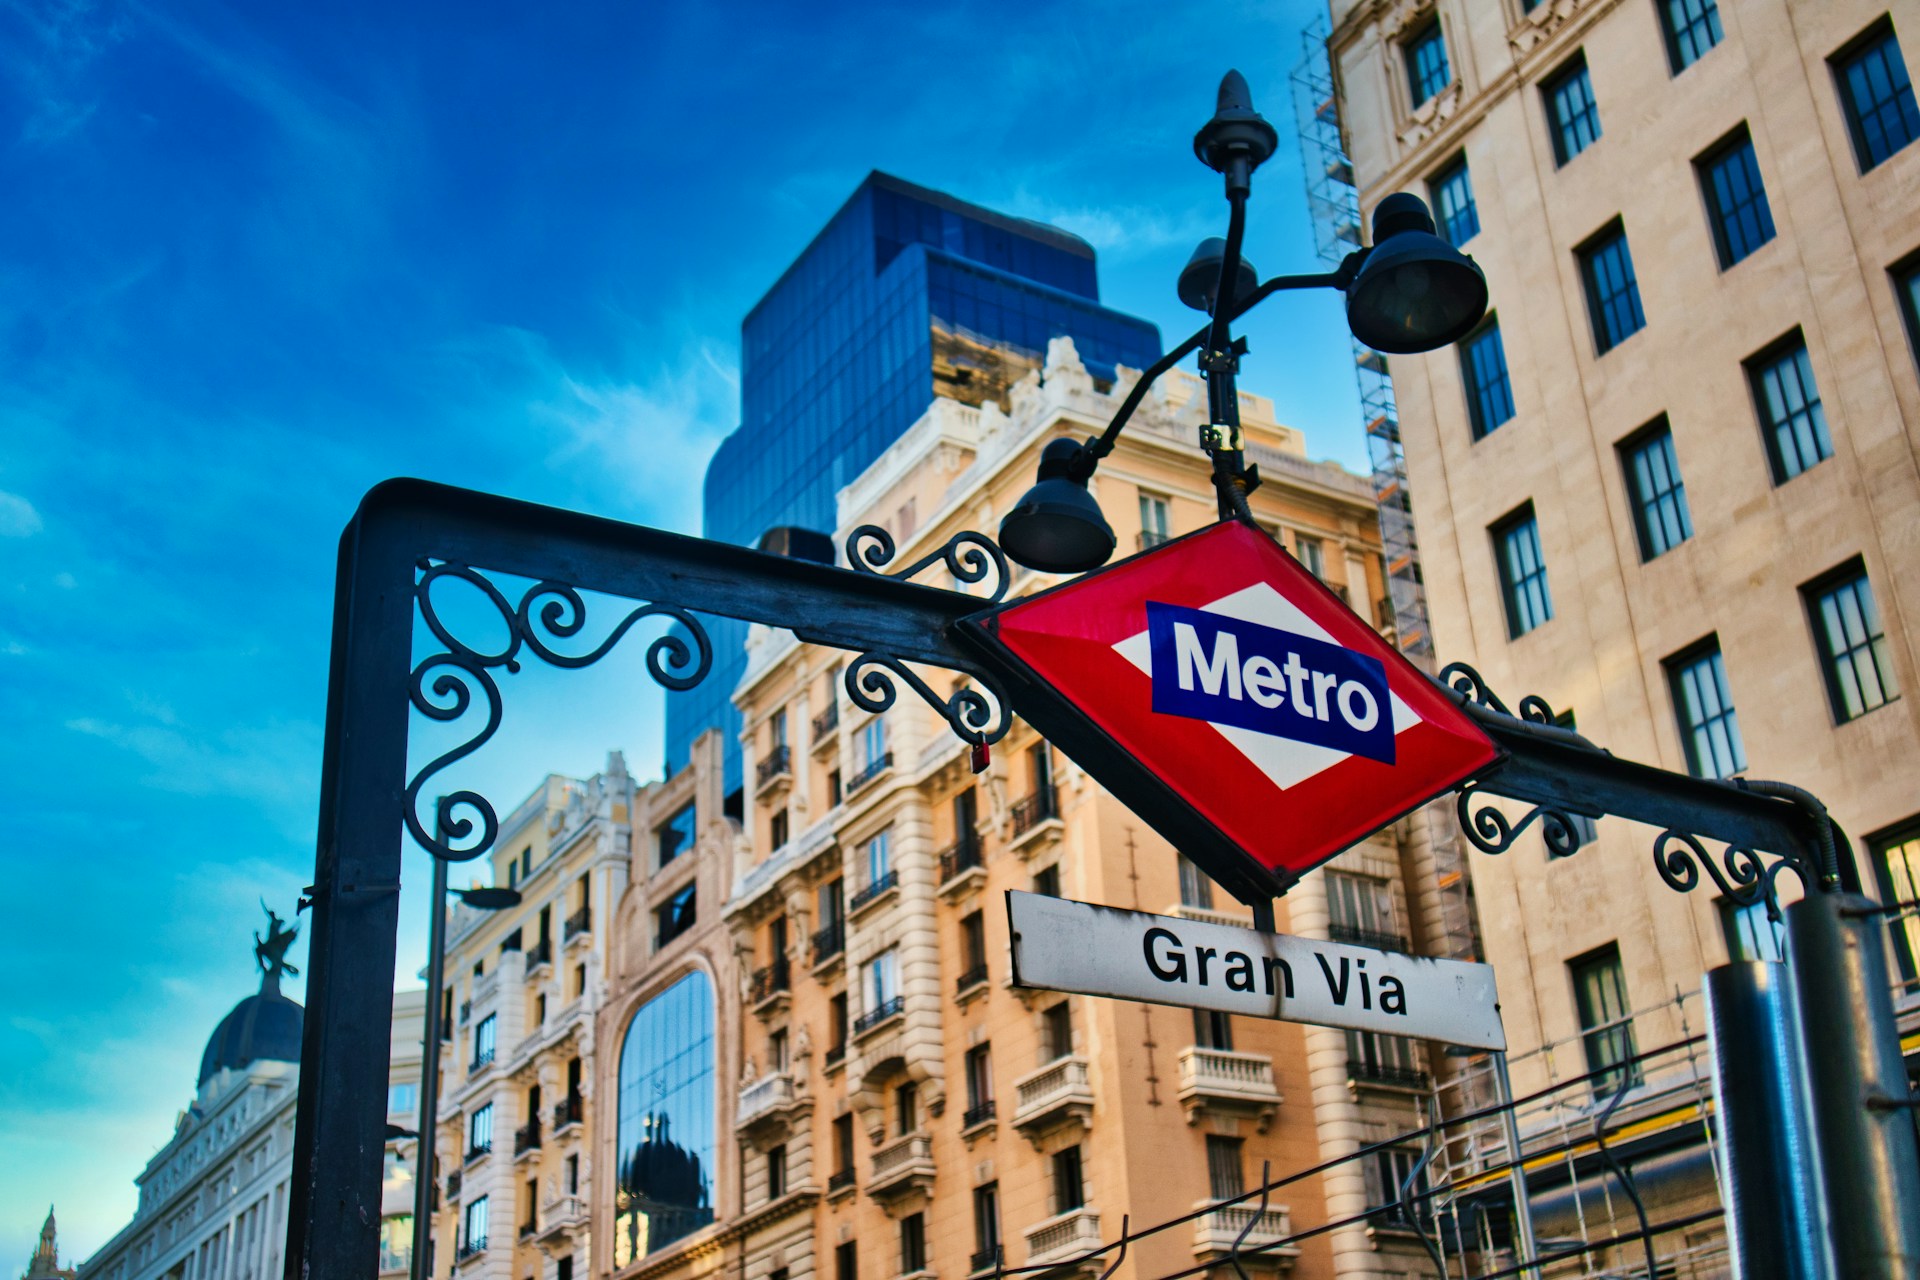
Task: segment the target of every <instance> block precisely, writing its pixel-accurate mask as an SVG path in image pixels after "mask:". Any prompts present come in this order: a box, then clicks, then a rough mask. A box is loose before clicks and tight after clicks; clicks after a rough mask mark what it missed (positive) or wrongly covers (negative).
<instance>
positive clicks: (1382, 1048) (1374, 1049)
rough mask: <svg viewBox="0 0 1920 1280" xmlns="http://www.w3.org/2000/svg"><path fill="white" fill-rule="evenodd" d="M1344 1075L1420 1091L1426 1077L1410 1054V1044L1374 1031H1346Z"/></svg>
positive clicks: (1408, 1041)
mask: <svg viewBox="0 0 1920 1280" xmlns="http://www.w3.org/2000/svg"><path fill="white" fill-rule="evenodd" d="M1347 1075H1348V1077H1349V1078H1350V1079H1353V1080H1364V1081H1368V1082H1370V1083H1374V1084H1397V1085H1403V1086H1406V1087H1409V1088H1415V1089H1417V1088H1422V1087H1424V1086H1425V1085H1426V1082H1427V1081H1426V1076H1425V1074H1424V1073H1422V1072H1421V1070H1420V1065H1419V1062H1418V1061H1417V1060H1416V1059H1415V1057H1414V1053H1413V1041H1411V1040H1409V1039H1407V1038H1406V1037H1405V1036H1394V1035H1386V1034H1384V1033H1382V1032H1378V1031H1349V1032H1347Z"/></svg>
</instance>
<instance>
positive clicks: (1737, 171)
mask: <svg viewBox="0 0 1920 1280" xmlns="http://www.w3.org/2000/svg"><path fill="white" fill-rule="evenodd" d="M1694 167H1695V168H1696V169H1697V170H1698V171H1699V174H1700V186H1701V189H1702V190H1703V191H1704V192H1705V193H1706V197H1707V221H1708V223H1709V224H1710V225H1711V226H1712V227H1713V247H1714V249H1715V250H1716V251H1717V252H1718V253H1719V255H1720V269H1721V270H1722V271H1725V270H1726V269H1727V268H1729V267H1731V266H1733V265H1734V264H1735V263H1737V262H1739V261H1740V260H1741V259H1742V258H1745V257H1746V256H1747V255H1748V254H1750V253H1752V252H1753V251H1754V250H1755V249H1758V248H1759V247H1760V246H1761V245H1763V244H1765V243H1766V242H1767V241H1769V240H1771V239H1773V209H1772V208H1771V207H1770V206H1769V205H1768V204H1767V188H1766V185H1765V184H1764V183H1762V182H1761V181H1760V161H1759V159H1758V158H1757V157H1755V155H1754V154H1753V138H1752V136H1751V135H1749V134H1748V133H1747V130H1746V127H1745V126H1744V125H1743V126H1741V128H1740V131H1739V132H1738V133H1737V134H1736V135H1735V136H1734V137H1733V138H1731V139H1729V140H1728V141H1726V142H1724V143H1722V144H1721V145H1720V146H1719V147H1717V148H1715V149H1714V150H1713V151H1711V152H1709V153H1707V154H1706V155H1705V156H1703V157H1701V158H1700V159H1699V160H1698V161H1696V162H1695V164H1694Z"/></svg>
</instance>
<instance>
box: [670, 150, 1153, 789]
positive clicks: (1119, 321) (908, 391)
mask: <svg viewBox="0 0 1920 1280" xmlns="http://www.w3.org/2000/svg"><path fill="white" fill-rule="evenodd" d="M1062 334H1065V335H1069V336H1071V337H1072V338H1073V341H1074V346H1075V347H1076V349H1077V350H1078V351H1079V353H1080V358H1081V359H1082V360H1083V361H1084V362H1085V363H1086V366H1087V369H1088V371H1089V372H1090V373H1092V375H1093V376H1094V378H1095V379H1097V380H1102V381H1104V380H1110V379H1111V378H1112V377H1113V373H1114V366H1115V365H1117V364H1124V365H1128V366H1130V367H1132V368H1136V369H1139V368H1145V367H1146V366H1147V365H1149V364H1152V363H1153V362H1154V361H1155V360H1157V359H1159V358H1160V332H1159V330H1158V329H1157V328H1155V327H1154V326H1153V325H1151V324H1148V323H1147V322H1146V321H1144V320H1139V319H1136V318H1134V317H1132V316H1128V315H1123V314H1121V313H1120V312H1118V311H1113V310H1110V309H1109V308H1107V307H1103V306H1101V305H1100V290H1099V286H1098V284H1097V283H1096V280H1095V276H1094V254H1093V247H1092V246H1091V245H1089V244H1087V243H1086V241H1084V240H1081V239H1080V238H1079V237H1077V236H1073V235H1069V234H1068V233H1066V232H1064V231H1060V230H1058V229H1056V228H1053V227H1049V226H1045V225H1043V224H1041V223H1037V222H1030V221H1027V220H1025V219H1022V218H1010V217H1007V216H1005V215H1004V214H998V213H994V212H992V211H991V210H987V209H982V208H980V207H979V206H977V205H970V204H966V203H964V202H962V201H959V200H955V199H954V198H953V197H951V196H946V195H942V194H940V193H939V192H936V191H929V190H927V189H926V188H924V187H916V186H914V185H913V184H912V183H908V182H902V181H901V180H900V179H898V178H893V177H889V176H887V175H886V174H883V173H872V174H869V175H868V176H867V179H866V181H865V182H862V183H861V184H860V187H859V189H858V190H856V191H855V192H854V193H853V195H852V197H851V198H850V199H848V201H847V202H846V203H845V204H844V205H842V206H841V207H840V210H839V212H838V213H836V214H834V216H833V218H832V219H831V220H830V221H829V222H828V223H827V225H826V228H825V229H824V230H822V231H821V232H820V234H819V235H817V236H815V237H814V239H813V243H812V244H810V245H808V246H807V248H806V250H805V251H804V252H803V253H801V255H800V256H799V257H798V258H797V259H795V260H794V263H793V265H792V266H790V267H788V268H787V270H786V273H785V274H784V275H782V276H781V277H780V279H779V280H778V281H776V282H775V284H774V286H773V288H771V289H769V290H768V291H767V294H766V296H765V297H763V298H762V299H761V300H760V302H759V303H758V305H756V306H755V307H754V308H753V310H752V311H750V312H749V313H748V314H747V318H746V321H745V322H744V323H743V324H742V325H741V377H740V383H741V396H740V398H741V423H740V426H739V427H738V429H736V430H735V431H734V432H733V434H731V435H729V436H728V437H727V438H726V440H725V441H723V442H722V443H721V445H720V448H719V450H718V451H717V452H716V453H715V454H714V456H713V461H712V462H711V463H709V464H708V467H707V477H706V486H705V493H704V533H705V535H706V536H707V537H709V538H717V539H720V540H723V541H726V542H734V543H742V544H747V545H751V544H753V543H755V542H757V541H758V540H759V539H760V537H761V536H762V535H763V534H764V533H766V531H767V530H769V529H772V528H776V527H778V526H782V525H797V526H800V527H803V528H807V529H814V530H818V531H819V532H822V533H831V532H833V529H834V526H835V523H836V518H835V517H836V512H835V509H834V499H835V495H836V494H837V493H838V492H839V490H840V489H841V488H842V487H844V486H845V485H847V484H848V483H850V482H851V481H852V480H853V479H854V478H855V477H857V476H858V475H859V474H860V473H861V472H862V471H864V470H865V469H866V468H867V467H868V465H870V464H871V463H872V462H873V460H874V459H875V458H878V457H879V456H880V455H881V454H882V453H883V452H885V451H886V449H887V447H888V446H889V445H891V444H892V443H893V442H894V441H895V440H897V439H899V438H900V436H901V435H902V434H903V433H904V432H905V431H906V429H907V428H908V427H910V426H912V425H913V423H914V421H915V420H916V419H917V418H919V417H920V415H921V414H923V413H925V412H926V410H927V406H928V405H929V404H930V403H931V402H932V400H933V397H934V396H936V395H940V396H946V397H949V398H951V399H956V400H961V401H964V402H965V403H968V404H973V405H979V404H983V403H985V402H986V401H987V400H990V399H991V400H998V401H1001V402H1002V403H1004V401H1005V396H1006V392H1007V388H1008V387H1010V386H1011V385H1012V384H1013V383H1014V382H1016V381H1018V380H1019V379H1020V378H1021V377H1023V376H1024V375H1025V374H1026V372H1027V371H1028V370H1029V369H1034V368H1038V367H1039V366H1040V364H1041V362H1042V360H1043V359H1044V358H1045V355H1046V349H1047V340H1048V339H1049V338H1054V337H1058V336H1060V335H1062ZM707 622H708V631H709V634H710V635H711V637H712V639H713V642H714V648H715V652H714V661H713V670H712V672H711V673H710V674H709V675H708V676H707V678H706V679H705V680H703V681H702V682H701V683H700V684H699V686H697V687H696V688H694V689H692V690H690V691H688V692H686V693H679V694H669V695H668V699H667V752H666V755H667V768H668V770H669V772H671V771H673V770H675V769H679V768H681V767H683V766H684V765H685V764H686V761H687V758H688V753H689V750H690V749H691V746H692V743H693V739H694V738H695V737H697V736H698V735H699V734H700V733H701V732H702V731H703V730H705V729H706V728H707V727H708V726H714V725H717V726H719V727H720V729H721V730H722V732H723V734H724V737H725V742H726V748H725V749H726V773H727V787H728V791H729V792H731V791H732V790H734V789H735V788H736V787H737V786H738V785H739V780H740V744H739V741H738V735H739V718H738V716H737V715H736V714H735V712H734V709H733V705H732V702H731V701H730V698H731V695H732V693H733V688H734V686H735V685H736V684H738V683H739V680H740V676H741V673H742V672H743V671H744V669H745V666H746V658H745V654H744V652H743V645H744V643H745V637H746V627H745V624H743V623H736V622H732V621H730V620H728V619H724V618H713V619H708V620H707Z"/></svg>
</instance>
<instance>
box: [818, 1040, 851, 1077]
mask: <svg viewBox="0 0 1920 1280" xmlns="http://www.w3.org/2000/svg"><path fill="white" fill-rule="evenodd" d="M846 1060H847V1042H846V1041H845V1040H842V1041H841V1042H840V1043H839V1044H830V1045H828V1046H827V1055H826V1058H825V1059H824V1060H823V1061H822V1063H821V1065H822V1066H825V1067H827V1068H828V1069H829V1070H831V1069H832V1068H834V1067H837V1066H839V1065H840V1064H841V1063H843V1062H845V1061H846Z"/></svg>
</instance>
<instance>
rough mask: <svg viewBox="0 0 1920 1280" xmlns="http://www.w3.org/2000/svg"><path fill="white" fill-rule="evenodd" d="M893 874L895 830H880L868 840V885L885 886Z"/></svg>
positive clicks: (870, 886) (869, 886)
mask: <svg viewBox="0 0 1920 1280" xmlns="http://www.w3.org/2000/svg"><path fill="white" fill-rule="evenodd" d="M892 874H893V832H892V829H891V828H888V829H886V830H883V831H880V832H879V833H877V834H876V835H875V836H874V837H873V839H871V840H869V841H867V887H868V888H869V889H872V888H876V887H879V886H883V885H885V884H886V882H887V877H888V876H890V875H892Z"/></svg>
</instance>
